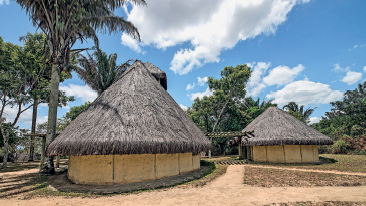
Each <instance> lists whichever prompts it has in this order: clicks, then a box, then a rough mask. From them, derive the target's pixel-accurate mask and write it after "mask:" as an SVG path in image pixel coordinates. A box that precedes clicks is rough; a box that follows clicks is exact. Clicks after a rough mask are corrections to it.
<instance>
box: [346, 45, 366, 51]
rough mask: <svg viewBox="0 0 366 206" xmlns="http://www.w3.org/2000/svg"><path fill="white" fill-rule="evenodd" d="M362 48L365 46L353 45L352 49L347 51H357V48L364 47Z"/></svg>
mask: <svg viewBox="0 0 366 206" xmlns="http://www.w3.org/2000/svg"><path fill="white" fill-rule="evenodd" d="M364 46H366V44H361V45H358V44H355V45H354V46H353V47H352V48H350V49H348V51H352V50H354V49H357V48H358V47H364Z"/></svg>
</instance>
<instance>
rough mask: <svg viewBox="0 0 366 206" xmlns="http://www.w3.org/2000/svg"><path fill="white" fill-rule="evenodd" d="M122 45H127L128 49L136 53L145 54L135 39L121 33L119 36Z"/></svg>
mask: <svg viewBox="0 0 366 206" xmlns="http://www.w3.org/2000/svg"><path fill="white" fill-rule="evenodd" d="M121 40H122V42H121V43H122V45H125V46H127V47H129V48H130V49H132V50H134V51H135V52H137V53H142V54H145V53H146V51H143V50H142V49H141V47H140V46H139V45H138V42H137V40H136V39H134V38H132V37H131V36H130V35H128V34H126V33H123V34H122V36H121Z"/></svg>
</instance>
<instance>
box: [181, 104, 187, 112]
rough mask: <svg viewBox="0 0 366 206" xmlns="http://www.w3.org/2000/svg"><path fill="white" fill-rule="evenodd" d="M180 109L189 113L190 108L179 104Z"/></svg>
mask: <svg viewBox="0 0 366 206" xmlns="http://www.w3.org/2000/svg"><path fill="white" fill-rule="evenodd" d="M179 106H180V108H182V109H183V111H187V109H188V107H186V106H184V105H183V104H179Z"/></svg>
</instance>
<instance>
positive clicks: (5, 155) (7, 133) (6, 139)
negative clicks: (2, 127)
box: [2, 126, 11, 169]
mask: <svg viewBox="0 0 366 206" xmlns="http://www.w3.org/2000/svg"><path fill="white" fill-rule="evenodd" d="M10 130H11V127H10V126H9V128H8V129H7V131H6V135H5V136H4V156H3V166H2V168H3V169H5V168H6V167H7V165H8V148H9V134H10V132H9V131H10Z"/></svg>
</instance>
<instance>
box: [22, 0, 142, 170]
mask: <svg viewBox="0 0 366 206" xmlns="http://www.w3.org/2000/svg"><path fill="white" fill-rule="evenodd" d="M131 1H132V2H133V3H136V4H145V1H144V0H131ZM16 2H17V3H18V4H19V5H20V6H21V7H22V8H23V9H25V10H26V12H27V14H28V15H29V17H30V19H31V20H32V22H33V25H34V26H36V27H38V28H40V29H41V30H42V31H43V32H44V33H45V34H46V36H47V44H48V50H47V51H48V55H49V62H50V63H51V65H52V72H51V86H50V88H51V89H50V100H49V112H48V128H47V137H46V139H47V140H46V145H49V144H50V143H51V142H52V141H53V140H54V139H55V137H56V133H55V132H56V121H57V105H58V92H59V82H60V74H61V72H62V71H63V70H64V69H65V68H66V66H67V65H68V63H69V59H70V54H71V53H72V52H73V51H77V52H79V51H82V50H85V49H76V50H72V49H71V48H72V47H73V46H74V44H75V43H76V41H77V40H80V41H81V42H83V40H85V39H87V38H91V39H93V41H94V43H95V45H96V46H97V47H98V45H99V41H98V37H97V35H96V33H97V32H103V33H106V32H109V33H114V32H118V31H125V32H127V33H128V34H129V35H131V36H132V37H134V38H135V39H138V40H140V36H139V33H138V31H137V29H136V28H135V27H134V25H133V24H132V23H130V22H128V21H126V20H124V18H123V17H120V16H116V15H115V14H114V13H113V12H114V11H115V9H117V8H119V7H121V6H123V5H124V4H125V2H126V0H98V1H89V0H49V1H43V0H16ZM41 172H43V173H54V165H53V157H49V158H46V162H45V163H44V164H43V169H42V171H41Z"/></svg>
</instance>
